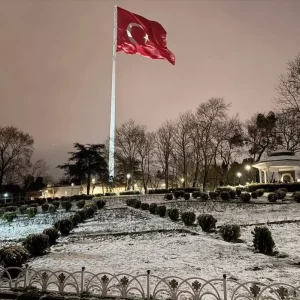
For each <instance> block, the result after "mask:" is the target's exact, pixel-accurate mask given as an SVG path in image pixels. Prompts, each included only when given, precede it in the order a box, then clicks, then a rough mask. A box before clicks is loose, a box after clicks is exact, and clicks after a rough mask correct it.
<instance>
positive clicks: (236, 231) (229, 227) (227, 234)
mask: <svg viewBox="0 0 300 300" xmlns="http://www.w3.org/2000/svg"><path fill="white" fill-rule="evenodd" d="M220 233H221V236H222V237H223V239H224V241H226V242H236V241H237V239H238V238H239V237H240V236H241V227H240V226H239V225H236V224H226V225H223V226H221V228H220Z"/></svg>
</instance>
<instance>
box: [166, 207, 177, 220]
mask: <svg viewBox="0 0 300 300" xmlns="http://www.w3.org/2000/svg"><path fill="white" fill-rule="evenodd" d="M168 216H169V218H170V219H171V220H172V221H174V222H176V221H178V219H179V210H178V208H170V209H169V210H168Z"/></svg>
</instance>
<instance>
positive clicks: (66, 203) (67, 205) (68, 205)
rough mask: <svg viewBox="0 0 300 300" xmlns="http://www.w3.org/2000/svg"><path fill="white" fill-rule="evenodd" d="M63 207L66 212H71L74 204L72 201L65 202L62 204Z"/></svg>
mask: <svg viewBox="0 0 300 300" xmlns="http://www.w3.org/2000/svg"><path fill="white" fill-rule="evenodd" d="M61 207H62V208H64V209H65V210H66V211H70V210H71V208H72V203H71V202H70V201H63V202H61Z"/></svg>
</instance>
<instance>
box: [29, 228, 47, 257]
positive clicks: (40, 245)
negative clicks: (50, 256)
mask: <svg viewBox="0 0 300 300" xmlns="http://www.w3.org/2000/svg"><path fill="white" fill-rule="evenodd" d="M23 245H24V247H25V248H26V249H27V250H28V252H29V253H30V254H31V255H32V256H38V255H43V254H44V253H45V251H46V249H47V248H48V247H49V236H48V235H46V234H43V233H38V234H29V235H28V236H27V237H26V239H25V240H24V241H23Z"/></svg>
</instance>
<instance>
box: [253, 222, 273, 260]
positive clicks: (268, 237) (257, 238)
mask: <svg viewBox="0 0 300 300" xmlns="http://www.w3.org/2000/svg"><path fill="white" fill-rule="evenodd" d="M251 233H252V235H253V246H254V250H255V251H257V252H259V253H263V254H267V255H271V254H273V253H274V247H275V242H274V240H273V238H272V234H271V231H270V230H269V228H267V227H258V226H256V227H255V228H254V231H252V232H251Z"/></svg>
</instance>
